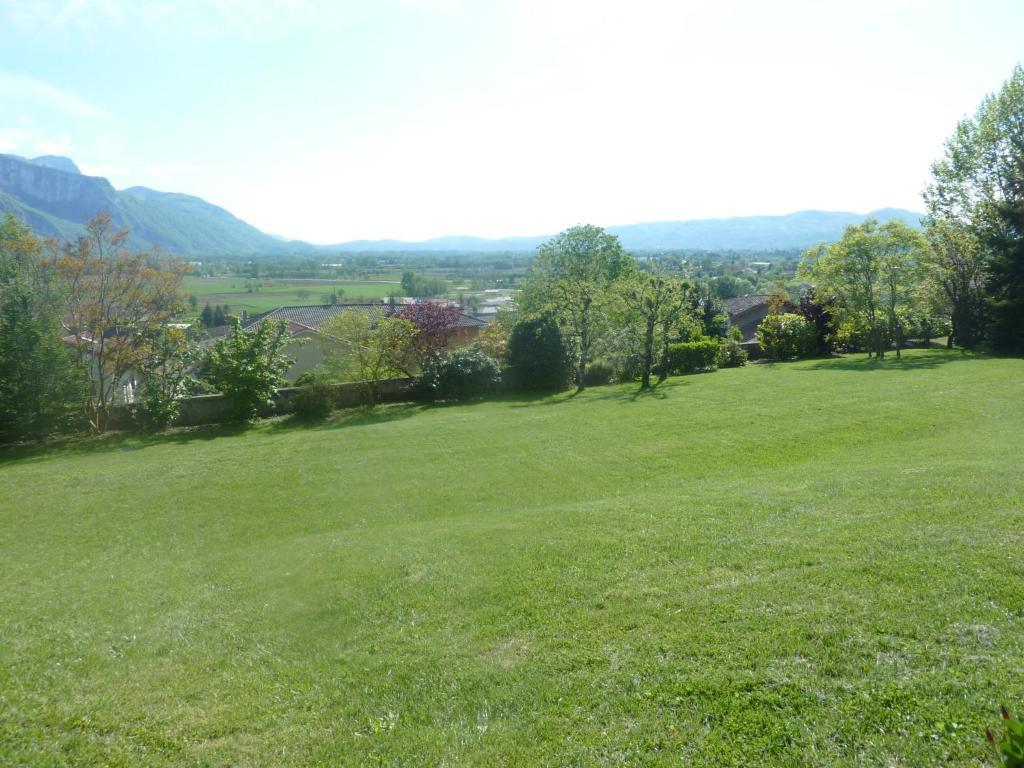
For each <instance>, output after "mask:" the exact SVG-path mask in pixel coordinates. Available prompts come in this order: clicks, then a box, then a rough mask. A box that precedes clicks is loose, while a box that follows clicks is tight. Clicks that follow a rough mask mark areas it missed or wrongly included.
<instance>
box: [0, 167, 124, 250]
mask: <svg viewBox="0 0 1024 768" xmlns="http://www.w3.org/2000/svg"><path fill="white" fill-rule="evenodd" d="M69 162H70V161H69ZM75 170H76V171H77V168H76V169H75ZM0 190H3V191H4V192H6V193H7V194H8V195H10V196H12V197H14V198H16V199H17V200H19V201H20V202H21V203H23V204H24V205H26V206H28V207H30V208H34V209H36V210H39V211H42V212H45V213H48V214H50V215H52V216H56V217H58V218H61V219H69V220H71V221H78V222H85V221H88V220H89V219H90V218H92V217H93V216H95V215H96V214H97V213H99V212H100V211H104V210H111V211H112V212H113V209H114V208H116V205H117V191H116V190H115V189H114V188H113V186H111V184H110V182H109V181H107V180H106V179H104V178H100V177H98V176H83V175H82V174H81V173H77V172H75V173H72V172H69V171H66V170H57V169H56V168H53V167H51V166H50V165H46V164H37V163H35V162H32V161H29V160H24V159H22V158H20V157H15V156H14V155H0ZM45 234H48V235H57V234H59V232H46V233H45Z"/></svg>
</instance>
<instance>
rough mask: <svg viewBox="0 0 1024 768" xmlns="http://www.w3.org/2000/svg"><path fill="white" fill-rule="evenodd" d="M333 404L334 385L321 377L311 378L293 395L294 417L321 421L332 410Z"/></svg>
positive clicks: (334, 401)
mask: <svg viewBox="0 0 1024 768" xmlns="http://www.w3.org/2000/svg"><path fill="white" fill-rule="evenodd" d="M300 378H301V377H300ZM335 403H336V397H335V389H334V385H333V384H331V383H330V382H329V381H327V380H326V379H325V378H323V377H321V378H316V377H311V378H310V379H307V381H306V383H304V384H303V385H302V386H301V387H299V391H298V392H296V393H295V400H294V406H295V415H296V416H300V417H303V418H309V419H322V418H323V417H324V416H326V415H327V414H329V413H330V412H331V411H333V410H334V406H335Z"/></svg>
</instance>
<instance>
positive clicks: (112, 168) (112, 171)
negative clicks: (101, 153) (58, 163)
mask: <svg viewBox="0 0 1024 768" xmlns="http://www.w3.org/2000/svg"><path fill="white" fill-rule="evenodd" d="M78 167H79V168H80V169H81V171H82V173H84V174H85V175H86V176H103V177H105V178H112V177H118V176H128V175H130V174H131V169H130V168H127V167H125V166H123V165H104V164H102V163H100V164H98V165H93V164H92V163H79V164H78Z"/></svg>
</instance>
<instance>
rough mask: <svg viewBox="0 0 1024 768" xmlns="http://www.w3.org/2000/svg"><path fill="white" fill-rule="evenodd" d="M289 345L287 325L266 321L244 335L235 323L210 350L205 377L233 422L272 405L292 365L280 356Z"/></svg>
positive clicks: (251, 417)
mask: <svg viewBox="0 0 1024 768" xmlns="http://www.w3.org/2000/svg"><path fill="white" fill-rule="evenodd" d="M346 314H347V313H346ZM288 341H289V336H288V331H287V329H286V328H285V325H284V323H279V322H270V321H267V322H263V323H261V324H260V325H259V326H257V327H256V328H255V329H253V330H247V331H243V330H242V329H241V326H240V325H239V323H238V320H237V319H236V320H233V321H232V329H231V334H230V335H229V336H227V337H226V338H224V339H221V340H220V341H218V342H216V343H215V344H214V345H213V346H212V347H210V349H209V351H208V352H207V353H206V359H205V360H204V361H203V365H202V377H203V378H204V379H205V380H206V381H208V382H209V383H210V385H212V386H213V388H214V389H216V390H217V391H218V392H220V393H221V394H223V395H224V400H225V402H226V403H227V404H228V406H229V408H230V415H231V418H232V419H236V420H239V421H248V420H251V419H254V418H256V416H258V415H259V413H260V410H261V409H263V408H266V407H269V406H270V405H271V398H273V396H274V393H275V392H276V391H277V388H278V387H279V386H281V384H282V382H283V380H284V379H283V377H284V373H285V371H287V370H288V368H289V367H290V366H291V364H292V361H291V360H289V359H288V358H287V357H285V356H284V354H282V352H281V350H282V349H283V348H284V346H285V344H287V343H288Z"/></svg>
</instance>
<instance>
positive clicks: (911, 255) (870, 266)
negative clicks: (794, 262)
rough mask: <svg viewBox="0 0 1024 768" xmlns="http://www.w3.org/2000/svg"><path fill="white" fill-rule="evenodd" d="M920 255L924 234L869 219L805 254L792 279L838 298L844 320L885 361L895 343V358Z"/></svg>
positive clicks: (912, 296)
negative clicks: (852, 325) (861, 333)
mask: <svg viewBox="0 0 1024 768" xmlns="http://www.w3.org/2000/svg"><path fill="white" fill-rule="evenodd" d="M924 251H925V243H924V239H923V236H922V235H921V234H920V233H919V232H917V231H915V230H913V229H911V228H910V227H908V226H907V225H906V224H903V223H902V222H898V221H891V222H887V223H886V224H884V225H882V224H879V223H878V221H876V220H875V219H868V220H867V221H865V222H864V223H863V224H859V225H853V226H849V227H847V228H846V230H845V231H844V232H843V236H842V238H841V239H840V240H839V241H838V242H836V243H832V244H831V245H826V246H816V247H815V248H812V249H810V250H809V251H808V252H807V253H805V254H804V257H803V260H802V261H801V264H800V268H799V270H798V272H797V276H798V278H799V279H802V280H806V281H807V282H809V283H811V284H812V285H813V286H814V287H815V289H816V290H818V291H821V292H822V293H825V294H831V295H833V296H835V297H836V298H837V300H838V303H839V304H840V306H841V312H842V313H843V314H844V315H845V316H846V319H847V321H849V322H852V323H853V324H855V325H856V326H858V327H860V328H862V329H864V331H865V333H866V335H867V338H868V344H869V347H868V349H869V354H872V353H873V354H875V355H876V356H878V357H884V356H885V349H886V347H887V346H888V344H889V342H890V341H895V342H896V353H897V355H899V349H900V346H901V342H902V336H903V333H902V324H901V314H902V313H903V312H905V310H907V309H908V308H909V307H911V306H912V305H913V304H914V302H915V301H916V299H917V293H916V291H915V287H916V284H917V275H918V274H919V270H920V263H921V260H922V258H923V254H924Z"/></svg>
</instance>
